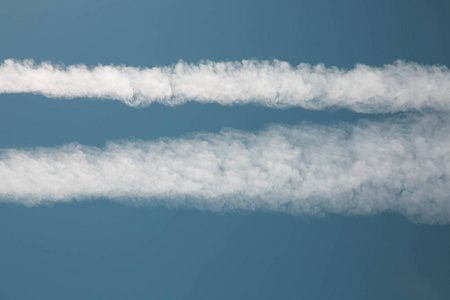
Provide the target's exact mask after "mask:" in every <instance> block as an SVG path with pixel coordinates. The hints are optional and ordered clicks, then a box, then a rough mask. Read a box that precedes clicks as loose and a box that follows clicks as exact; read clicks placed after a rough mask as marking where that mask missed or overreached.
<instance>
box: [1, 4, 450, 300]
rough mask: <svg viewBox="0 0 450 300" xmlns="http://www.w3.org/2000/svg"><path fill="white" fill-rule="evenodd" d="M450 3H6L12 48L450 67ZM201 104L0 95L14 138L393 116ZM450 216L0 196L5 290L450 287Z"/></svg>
mask: <svg viewBox="0 0 450 300" xmlns="http://www.w3.org/2000/svg"><path fill="white" fill-rule="evenodd" d="M449 12H450V2H448V1H417V0H409V1H406V0H405V1H392V0H391V1H356V0H352V1H332V0H326V1H256V0H254V1H249V0H241V1H87V0H79V1H20V0H14V1H13V0H6V1H2V2H1V4H0V59H1V60H4V59H7V58H16V59H26V58H32V59H34V60H35V61H37V62H40V61H44V60H49V61H52V62H55V63H64V64H66V65H69V64H76V63H85V64H87V65H96V64H98V63H103V64H110V63H112V64H126V65H131V66H144V67H153V66H156V65H168V64H173V63H176V62H177V61H178V60H179V59H183V60H185V61H187V62H198V61H200V60H202V59H210V60H213V61H221V60H242V59H249V58H256V59H273V58H274V59H280V60H284V61H288V62H290V63H291V64H293V65H296V64H298V63H300V62H307V63H311V64H317V63H325V64H326V65H327V66H338V67H344V68H351V67H353V66H354V65H355V64H356V63H365V64H368V65H372V66H381V65H383V64H387V63H392V62H393V61H394V60H396V59H404V60H407V61H415V62H418V63H425V64H444V65H447V66H450V55H449V53H450V37H449V35H448V32H449V30H450V18H448V13H449ZM385 117H386V116H384V115H367V114H358V113H354V112H350V111H346V110H339V111H316V112H311V111H307V110H303V109H300V108H293V109H285V110H274V109H269V108H264V107H257V106H253V105H250V106H233V107H223V106H219V105H215V104H211V105H203V104H196V103H189V104H186V105H183V106H179V107H174V108H171V107H165V106H162V105H158V104H155V105H151V106H149V107H147V108H141V109H135V108H130V107H128V106H126V105H124V104H122V103H118V102H117V103H116V102H112V101H92V100H87V99H79V100H77V101H55V100H50V99H47V98H44V97H42V96H38V95H29V94H27V95H24V94H16V95H5V94H2V95H0V148H21V147H34V146H57V145H61V144H64V143H69V142H74V141H76V142H79V143H81V144H86V145H93V146H99V147H101V146H103V145H104V143H105V142H106V141H110V140H118V139H125V138H138V139H143V140H154V139H157V138H160V137H167V136H171V137H179V136H182V135H183V134H188V133H191V132H198V131H206V132H218V131H219V130H220V129H222V128H224V127H229V128H236V129H240V130H245V131H256V130H260V129H263V128H265V127H266V126H268V125H269V124H273V123H278V124H291V125H294V124H299V123H300V122H302V121H305V120H306V121H309V122H312V123H314V124H325V125H329V126H333V124H336V123H337V122H340V121H346V122H355V121H357V120H360V119H367V118H370V119H382V118H385ZM449 282H450V227H449V226H448V225H446V226H441V225H423V224H414V223H411V222H409V221H407V220H406V219H405V218H404V217H402V216H398V215H391V214H382V215H376V216H371V217H342V216H336V215H329V216H326V217H324V218H319V219H316V218H309V217H293V216H288V215H281V214H268V213H253V214H213V213H209V212H199V211H195V210H187V209H167V208H164V207H159V208H146V207H140V208H136V207H130V206H126V205H120V204H115V203H112V202H110V201H108V200H104V199H97V200H94V201H86V202H80V203H70V204H56V205H54V206H52V207H48V206H39V207H34V208H26V207H22V206H18V205H13V204H0V299H29V298H35V299H124V298H127V299H149V298H150V299H153V298H154V299H448V298H449V297H450V285H449V284H448V283H449Z"/></svg>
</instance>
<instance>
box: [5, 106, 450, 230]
mask: <svg viewBox="0 0 450 300" xmlns="http://www.w3.org/2000/svg"><path fill="white" fill-rule="evenodd" d="M449 132H450V118H448V115H439V114H435V115H421V116H414V115H409V116H407V117H404V118H390V119H386V120H384V121H361V122H358V123H357V124H353V125H352V124H348V123H340V124H338V125H336V126H319V125H308V124H303V125H300V126H297V127H285V126H272V127H269V128H268V129H266V130H264V131H261V132H258V133H245V132H240V131H234V130H224V131H222V132H221V133H219V134H211V133H209V134H208V133H199V134H196V135H191V136H188V137H184V138H178V139H161V140H157V141H152V142H144V141H123V142H111V143H108V144H107V145H106V146H105V147H104V148H96V147H89V146H82V145H79V144H76V143H75V144H68V145H64V146H61V147H56V148H30V149H4V150H2V151H1V152H0V199H1V201H3V202H13V203H20V204H24V205H29V206H32V205H38V204H43V203H44V204H45V203H54V202H66V201H72V200H83V199H89V198H91V199H92V198H97V197H100V198H108V199H111V200H113V201H117V202H124V203H133V204H139V205H166V206H169V207H189V208H196V209H202V210H210V211H216V212H226V211H268V212H286V213H290V214H308V215H323V214H326V213H338V214H345V215H348V214H351V215H369V214H375V213H381V212H394V213H400V214H402V215H404V216H406V217H407V218H409V219H411V220H413V221H418V222H426V223H450V137H449V135H450V134H449Z"/></svg>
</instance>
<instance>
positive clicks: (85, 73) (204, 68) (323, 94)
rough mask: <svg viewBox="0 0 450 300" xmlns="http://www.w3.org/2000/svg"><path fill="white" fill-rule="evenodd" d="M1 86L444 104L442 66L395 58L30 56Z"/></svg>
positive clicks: (449, 97) (374, 106)
mask: <svg viewBox="0 0 450 300" xmlns="http://www.w3.org/2000/svg"><path fill="white" fill-rule="evenodd" d="M0 93H36V94H43V95H45V96H47V97H51V98H69V99H71V98H76V97H88V98H102V99H112V100H119V101H123V102H125V103H126V104H128V105H131V106H146V105H150V104H151V103H153V102H159V103H163V104H165V105H178V104H182V103H185V102H187V101H198V102H204V103H212V102H215V103H220V104H223V105H232V104H248V103H255V104H258V105H264V106H269V107H293V106H297V107H303V108H306V109H314V110H317V109H324V108H328V107H344V108H348V109H351V110H354V111H357V112H364V113H389V112H397V111H407V110H423V109H435V110H445V111H449V110H450V72H449V70H448V68H447V67H445V66H426V65H420V64H417V63H412V62H410V63H406V62H402V61H397V62H395V63H394V64H392V65H385V66H383V67H369V66H366V65H361V64H359V65H356V67H355V68H354V69H351V70H344V69H338V68H335V67H332V68H326V67H325V66H324V65H317V66H311V65H308V64H300V65H299V66H297V67H292V66H291V65H289V64H288V63H286V62H282V61H277V60H275V61H271V62H268V61H256V60H244V61H242V62H212V61H204V62H201V63H198V64H187V63H184V62H181V61H180V62H179V63H177V64H175V65H173V66H166V67H154V68H133V67H126V66H101V65H99V66H96V67H93V68H88V67H86V66H85V65H73V66H67V67H65V66H61V65H54V64H51V63H47V62H44V63H41V64H35V63H34V62H33V61H32V60H25V61H15V60H5V61H4V63H3V64H2V65H0Z"/></svg>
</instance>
